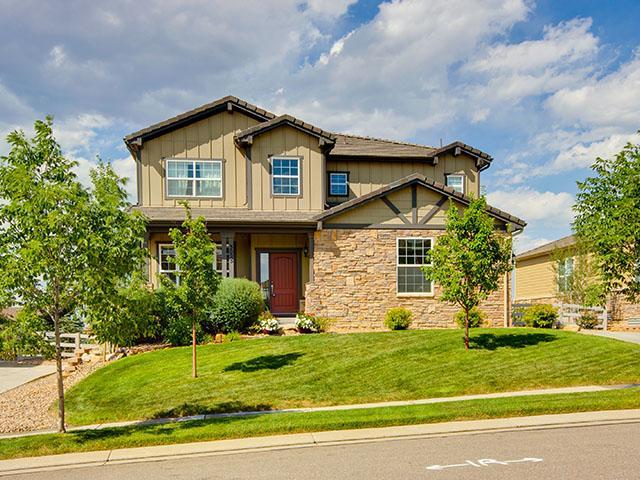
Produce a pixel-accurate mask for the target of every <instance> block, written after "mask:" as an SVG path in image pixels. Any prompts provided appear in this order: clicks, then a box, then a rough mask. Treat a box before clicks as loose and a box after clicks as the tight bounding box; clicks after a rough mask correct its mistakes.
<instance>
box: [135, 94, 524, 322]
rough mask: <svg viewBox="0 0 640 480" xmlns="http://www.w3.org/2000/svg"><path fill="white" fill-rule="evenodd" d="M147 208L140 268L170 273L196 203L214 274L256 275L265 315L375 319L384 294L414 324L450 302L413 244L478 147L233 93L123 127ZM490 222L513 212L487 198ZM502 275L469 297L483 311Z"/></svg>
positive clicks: (447, 318)
mask: <svg viewBox="0 0 640 480" xmlns="http://www.w3.org/2000/svg"><path fill="white" fill-rule="evenodd" d="M125 143H126V145H127V147H128V149H129V151H130V152H131V154H132V156H133V158H134V160H135V162H136V166H137V182H138V183H137V187H138V199H139V201H138V205H137V206H136V207H135V208H136V209H138V210H139V211H141V212H142V213H144V214H145V215H146V216H147V217H148V219H149V224H148V232H147V239H146V241H147V244H148V247H149V249H150V250H151V253H152V254H153V256H154V260H153V261H152V262H151V263H150V265H149V272H148V273H149V277H150V279H151V281H152V282H153V283H154V284H157V276H158V274H159V273H162V274H165V275H168V276H170V277H172V278H174V279H177V278H178V276H179V275H178V272H176V271H175V266H174V264H173V263H171V262H170V261H169V260H168V259H169V258H170V257H171V256H172V255H173V247H172V245H171V242H170V240H169V235H168V232H169V230H170V229H171V228H173V227H177V226H179V225H180V224H181V222H182V220H183V219H184V211H183V208H182V207H181V206H180V202H182V201H184V200H186V201H187V202H188V203H189V204H190V205H191V207H192V211H193V214H194V215H202V216H203V217H204V218H205V219H206V221H207V225H208V228H209V231H210V232H211V237H212V238H213V240H214V241H215V242H216V243H217V244H218V245H219V250H218V255H217V262H216V268H217V269H218V270H219V272H220V273H221V274H222V275H223V276H224V277H244V278H249V279H251V280H255V281H257V282H258V283H259V284H260V285H261V287H262V291H263V294H264V296H265V299H266V301H267V302H268V304H269V308H270V309H271V311H272V312H273V313H274V314H275V315H278V316H287V315H294V314H295V313H296V312H299V311H306V312H308V313H314V314H317V315H321V316H327V317H331V318H333V319H335V320H336V321H337V324H336V327H337V328H339V329H379V328H383V319H384V316H385V313H386V312H387V310H389V309H390V308H392V307H406V308H408V309H410V310H411V311H412V312H413V315H414V319H415V320H414V325H415V326H418V327H444V326H452V325H453V324H454V314H455V313H456V311H457V308H456V307H453V306H447V305H445V304H443V303H441V302H440V301H439V300H438V296H439V293H440V291H439V287H438V285H433V284H432V283H431V282H429V281H427V280H425V278H424V276H423V275H422V273H421V270H420V267H421V265H422V264H423V263H424V256H425V252H426V251H428V249H430V248H431V247H432V246H433V244H434V242H436V241H437V238H438V236H440V235H441V234H442V233H443V231H444V218H445V214H446V211H447V209H448V208H449V204H450V203H449V201H450V200H451V201H452V202H453V204H455V205H456V206H458V207H460V208H463V209H464V208H465V206H466V205H468V203H469V202H470V200H471V198H472V197H477V196H478V195H479V193H480V174H481V172H482V171H484V170H485V169H487V168H489V167H490V166H491V162H492V158H491V156H489V155H488V154H486V153H484V152H482V151H480V150H478V149H476V148H473V147H471V146H469V145H466V144H464V143H461V142H455V143H451V144H449V145H446V146H443V147H440V148H434V147H428V146H424V145H416V144H411V143H404V142H398V141H393V140H383V139H378V138H370V137H361V136H354V135H344V134H339V133H334V132H330V131H326V130H323V129H322V128H318V127H316V126H314V125H310V124H308V123H306V122H303V121H301V120H299V119H297V118H294V117H292V116H290V115H279V116H278V115H275V114H273V113H271V112H268V111H266V110H264V109H262V108H260V107H257V106H255V105H252V104H250V103H248V102H245V101H243V100H241V99H239V98H236V97H232V96H229V97H224V98H222V99H220V100H217V101H215V102H212V103H210V104H207V105H203V106H201V107H199V108H196V109H194V110H191V111H189V112H185V113H183V114H181V115H178V116H176V117H173V118H170V119H168V120H166V121H163V122H160V123H157V124H155V125H151V126H150V127H147V128H144V129H142V130H140V131H138V132H135V133H132V134H130V135H128V136H127V137H125ZM487 213H488V214H489V215H491V216H492V217H493V219H494V220H495V225H496V229H498V230H500V231H503V232H512V233H513V232H518V231H520V230H522V229H523V228H524V226H525V222H524V221H523V220H520V219H519V218H516V217H514V216H512V215H509V214H508V213H506V212H503V211H500V210H498V209H496V208H493V207H487ZM503 287H504V282H503V283H502V285H501V287H500V290H499V291H497V292H495V293H494V294H493V295H492V296H491V297H490V298H489V299H488V300H487V301H486V302H485V303H484V305H483V306H482V308H483V309H484V310H485V311H486V313H487V314H488V316H489V321H490V322H491V323H492V324H496V325H503V324H505V323H506V322H507V319H508V316H509V301H508V297H509V296H508V294H507V293H506V292H505V291H504V288H503Z"/></svg>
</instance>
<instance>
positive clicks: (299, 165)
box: [270, 155, 302, 197]
mask: <svg viewBox="0 0 640 480" xmlns="http://www.w3.org/2000/svg"><path fill="white" fill-rule="evenodd" d="M275 160H295V161H296V162H298V175H276V174H275V173H274V161H275ZM270 163H271V195H272V196H274V197H299V196H301V195H302V184H301V180H300V178H301V175H302V171H301V170H302V162H301V161H300V157H290V156H286V155H277V156H275V155H274V156H272V157H271V160H270ZM276 177H278V178H295V179H296V180H297V187H298V192H297V193H276V192H275V181H274V180H275V178H276Z"/></svg>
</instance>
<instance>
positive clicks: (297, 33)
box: [0, 0, 640, 251]
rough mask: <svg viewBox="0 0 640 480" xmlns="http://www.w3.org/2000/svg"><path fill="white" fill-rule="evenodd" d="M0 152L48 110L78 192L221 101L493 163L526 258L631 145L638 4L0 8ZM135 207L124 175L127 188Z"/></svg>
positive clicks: (32, 1) (123, 2) (329, 2)
mask: <svg viewBox="0 0 640 480" xmlns="http://www.w3.org/2000/svg"><path fill="white" fill-rule="evenodd" d="M0 11H2V15H1V16H0V137H1V138H2V139H3V140H0V154H6V152H7V150H8V146H7V144H6V143H5V142H4V138H5V137H6V134H7V133H8V132H9V131H11V130H13V129H16V128H22V129H24V130H25V131H30V130H31V126H32V125H33V122H34V121H35V120H36V119H38V118H43V117H44V116H45V115H48V114H50V115H53V116H54V119H55V120H54V122H55V123H54V129H55V132H56V136H57V138H58V140H59V142H60V143H61V144H62V146H63V148H64V151H65V153H66V155H67V156H69V157H70V158H73V159H75V160H76V161H77V162H78V168H77V170H78V174H79V177H80V178H81V179H82V180H83V181H87V179H88V172H89V169H90V168H91V166H92V165H93V164H94V163H95V162H96V158H97V156H100V157H101V158H103V159H104V160H108V161H110V162H112V164H113V165H114V167H115V168H116V170H117V171H118V172H119V173H120V174H121V175H123V176H127V177H133V176H134V175H135V168H134V162H133V160H132V159H131V158H130V157H129V155H128V153H127V151H126V149H125V147H124V144H123V142H122V137H123V136H124V135H126V134H127V133H131V132H133V131H135V130H138V129H140V128H143V127H145V126H147V125H150V124H152V123H155V122H157V121H161V120H164V119H166V118H168V117H171V116H174V115H176V114H178V113H181V112H184V111H186V110H190V109H192V108H194V107H196V106H199V105H202V104H204V103H208V102H210V101H213V100H215V99H217V98H220V97H223V96H225V95H235V96H238V97H240V98H243V99H245V100H247V101H249V102H251V103H254V104H257V105H259V106H261V107H263V108H266V109H268V110H270V111H273V112H274V113H277V114H282V113H289V114H292V115H295V116H297V117H299V118H301V119H303V120H305V121H307V122H309V123H312V124H314V125H317V126H319V127H321V128H324V129H327V130H332V131H337V132H345V133H354V134H361V135H369V136H377V137H382V138H391V139H396V140H405V141H411V142H416V143H421V144H425V145H439V144H440V142H441V141H442V142H443V143H444V144H446V143H449V142H452V141H455V140H461V141H463V142H465V143H468V144H471V145H473V146H474V147H476V148H479V149H481V150H483V151H485V152H488V153H490V154H491V155H492V156H493V157H494V161H493V163H492V165H491V167H490V168H489V169H488V170H487V171H485V172H483V173H482V176H481V182H482V184H483V188H484V192H485V193H486V195H487V199H488V202H489V203H490V204H492V205H493V206H495V207H498V208H501V209H504V210H506V211H508V212H509V213H511V214H514V215H516V216H518V217H521V218H523V219H525V220H526V221H527V222H528V226H527V228H526V229H525V231H524V233H523V234H522V235H520V236H519V237H518V239H517V246H516V248H517V250H518V251H524V250H527V249H529V248H533V247H535V246H537V245H540V244H542V243H546V242H548V241H551V240H555V239H557V238H559V237H561V236H564V235H567V234H569V233H570V231H571V222H572V219H573V214H572V205H573V203H574V201H575V194H576V191H577V186H576V182H577V181H580V180H583V179H584V178H585V177H586V176H588V175H589V174H590V170H589V166H590V165H591V164H592V163H593V161H594V160H595V158H596V157H597V156H603V157H607V156H611V155H612V154H614V153H615V152H617V151H619V150H620V149H621V148H622V147H623V146H624V144H625V143H626V142H628V141H633V142H637V141H638V140H639V136H638V133H637V131H638V129H640V48H639V47H640V29H638V28H637V20H638V18H640V1H637V0H619V1H614V0H610V1H607V2H604V1H599V0H562V1H560V0H539V1H537V2H534V1H530V0H482V1H480V0H475V1H474V0H428V1H427V0H424V1H412V0H405V1H390V2H375V1H370V0H361V1H355V0H278V1H272V0H255V1H253V0H246V1H242V2H239V1H229V0H226V1H224V0H209V1H204V0H182V1H177V0H148V1H139V0H102V1H100V2H86V1H83V0H60V1H56V0H49V1H47V2H42V1H40V0H0ZM128 185H129V190H130V192H131V196H132V200H133V201H135V191H134V190H135V181H134V180H133V179H132V180H131V181H129V184H128Z"/></svg>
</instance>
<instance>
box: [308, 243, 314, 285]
mask: <svg viewBox="0 0 640 480" xmlns="http://www.w3.org/2000/svg"><path fill="white" fill-rule="evenodd" d="M307 243H308V246H307V256H308V257H309V283H313V247H314V240H313V232H309V233H307Z"/></svg>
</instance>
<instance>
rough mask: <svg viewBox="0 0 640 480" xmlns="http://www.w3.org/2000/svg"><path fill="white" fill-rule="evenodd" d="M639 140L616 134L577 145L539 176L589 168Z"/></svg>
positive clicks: (630, 136) (546, 167)
mask: <svg viewBox="0 0 640 480" xmlns="http://www.w3.org/2000/svg"><path fill="white" fill-rule="evenodd" d="M637 139H638V136H637V135H636V134H630V135H621V134H615V135H610V136H608V137H606V138H604V139H603V140H600V141H596V142H591V143H576V144H575V145H573V146H571V147H570V148H568V149H565V150H562V151H561V152H560V153H559V154H558V155H557V156H556V157H555V158H554V159H553V161H552V162H551V163H550V164H549V165H545V166H543V167H541V168H540V169H539V171H538V174H546V175H551V174H556V173H562V172H566V171H570V170H574V169H576V168H585V167H589V166H590V165H592V164H593V162H594V161H595V159H596V158H597V157H602V158H609V157H612V156H613V155H615V154H616V153H617V152H619V151H620V150H622V147H624V146H625V145H626V143H627V142H629V141H637Z"/></svg>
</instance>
